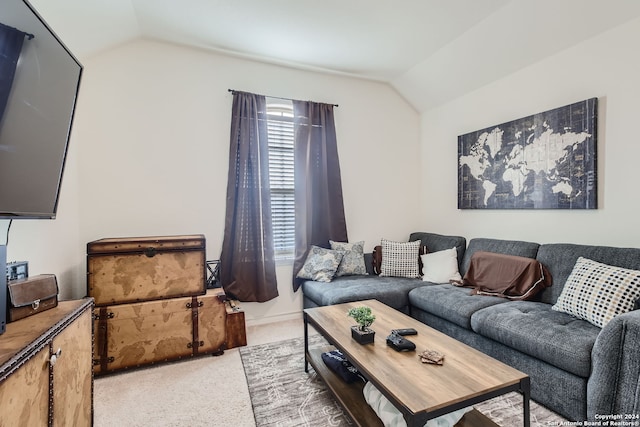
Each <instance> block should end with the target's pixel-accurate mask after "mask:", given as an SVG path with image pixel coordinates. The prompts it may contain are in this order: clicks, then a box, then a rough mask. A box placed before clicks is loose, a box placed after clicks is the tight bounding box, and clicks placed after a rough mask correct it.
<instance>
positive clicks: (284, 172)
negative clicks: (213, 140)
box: [267, 99, 295, 260]
mask: <svg viewBox="0 0 640 427" xmlns="http://www.w3.org/2000/svg"><path fill="white" fill-rule="evenodd" d="M267 131H268V138H269V180H270V187H271V219H272V223H273V241H274V246H275V255H276V260H283V259H292V258H293V255H294V246H295V234H294V233H295V201H294V182H293V105H292V104H291V103H290V102H289V103H287V102H286V101H283V100H277V101H276V100H272V101H270V100H269V99H267Z"/></svg>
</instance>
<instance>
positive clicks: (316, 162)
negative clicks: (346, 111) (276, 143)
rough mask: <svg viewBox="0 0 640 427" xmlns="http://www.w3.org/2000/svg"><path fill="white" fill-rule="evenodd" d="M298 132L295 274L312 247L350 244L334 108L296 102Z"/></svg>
mask: <svg viewBox="0 0 640 427" xmlns="http://www.w3.org/2000/svg"><path fill="white" fill-rule="evenodd" d="M293 114H294V132H295V139H294V141H295V143H294V144H295V145H294V150H295V160H294V168H295V203H296V215H295V221H296V238H295V245H296V246H295V259H294V263H293V290H294V291H297V290H298V288H299V287H300V283H301V281H300V280H299V279H296V275H297V274H298V272H299V271H300V269H301V268H302V266H303V265H304V261H305V259H306V257H307V253H308V251H309V247H310V246H311V245H316V246H322V247H328V246H329V240H335V241H342V242H346V241H347V224H346V221H345V217H344V204H343V198H342V182H341V178H340V162H339V161H338V145H337V141H336V128H335V123H334V120H333V105H329V104H321V103H316V102H307V101H293Z"/></svg>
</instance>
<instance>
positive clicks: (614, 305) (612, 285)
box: [552, 257, 640, 328]
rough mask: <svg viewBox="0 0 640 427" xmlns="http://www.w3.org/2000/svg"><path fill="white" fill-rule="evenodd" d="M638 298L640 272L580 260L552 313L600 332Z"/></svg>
mask: <svg viewBox="0 0 640 427" xmlns="http://www.w3.org/2000/svg"><path fill="white" fill-rule="evenodd" d="M639 297H640V271H638V270H631V269H628V268H622V267H612V266H610V265H608V264H603V263H600V262H596V261H593V260H590V259H588V258H583V257H580V258H578V260H577V261H576V265H575V266H574V267H573V271H572V272H571V274H570V275H569V278H568V279H567V283H566V284H565V285H564V288H563V290H562V293H561V294H560V297H558V302H556V304H555V305H554V306H553V307H552V309H553V310H556V311H562V312H564V313H568V314H572V315H574V316H576V317H578V318H580V319H584V320H586V321H587V322H590V323H592V324H594V325H596V326H599V327H601V328H603V327H604V326H605V325H606V324H607V323H609V321H610V320H611V319H613V318H614V317H615V316H617V315H619V314H623V313H626V312H629V311H631V310H633V306H634V305H635V303H636V300H638V298H639Z"/></svg>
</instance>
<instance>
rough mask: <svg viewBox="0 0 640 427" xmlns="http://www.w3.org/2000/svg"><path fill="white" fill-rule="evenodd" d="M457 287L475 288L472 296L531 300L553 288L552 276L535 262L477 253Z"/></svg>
mask: <svg viewBox="0 0 640 427" xmlns="http://www.w3.org/2000/svg"><path fill="white" fill-rule="evenodd" d="M454 284H455V285H460V286H466V287H471V288H474V292H473V294H478V295H489V296H496V297H502V298H507V299H510V300H531V299H533V298H534V297H535V296H536V294H537V293H538V292H540V291H541V290H542V289H544V288H546V287H549V286H551V275H550V274H549V272H548V271H547V269H546V268H545V267H544V266H543V265H542V264H541V263H540V262H539V261H537V260H535V259H533V258H527V257H522V256H514V255H505V254H498V253H495V252H486V251H475V252H474V253H473V256H472V257H471V262H470V263H469V269H468V270H467V272H466V273H465V275H464V279H463V280H461V281H460V282H459V283H454Z"/></svg>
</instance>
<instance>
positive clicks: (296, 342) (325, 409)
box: [240, 335, 566, 427]
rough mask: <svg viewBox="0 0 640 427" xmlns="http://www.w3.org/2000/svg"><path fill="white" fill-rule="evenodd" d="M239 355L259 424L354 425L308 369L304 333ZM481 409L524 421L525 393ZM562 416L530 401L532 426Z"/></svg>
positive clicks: (498, 418)
mask: <svg viewBox="0 0 640 427" xmlns="http://www.w3.org/2000/svg"><path fill="white" fill-rule="evenodd" d="M309 345H310V347H312V348H313V347H317V346H323V345H326V341H324V339H323V338H322V337H321V336H319V335H311V336H310V337H309ZM240 356H241V358H242V364H243V365H244V371H245V374H246V377H247V385H248V387H249V394H250V396H251V404H252V406H253V413H254V416H255V421H256V426H257V427H292V426H351V425H354V423H353V421H352V420H351V419H350V418H349V416H348V415H346V414H345V413H344V412H343V411H342V409H341V407H340V405H339V404H338V403H337V402H336V401H335V400H333V397H332V396H331V393H330V392H329V390H328V389H327V388H326V387H325V386H324V383H323V382H322V380H321V379H320V378H319V377H318V376H317V375H316V374H315V372H314V371H313V369H312V368H311V367H309V373H305V372H304V339H303V338H295V339H291V340H286V341H280V342H276V343H270V344H263V345H256V346H251V347H243V348H241V349H240ZM476 409H478V410H479V411H480V412H482V413H483V414H485V415H487V416H488V417H489V418H491V419H492V420H493V421H495V422H496V423H497V424H499V425H501V426H515V425H521V424H522V397H521V396H520V395H519V394H517V393H510V394H507V395H505V396H500V397H497V398H495V399H492V400H489V401H487V402H484V403H482V404H479V405H476ZM562 421H566V420H565V419H564V418H562V417H560V416H559V415H557V414H555V413H554V412H552V411H550V410H548V409H547V408H545V407H543V406H541V405H538V404H537V403H536V402H533V401H532V402H531V426H533V427H543V426H544V427H548V426H550V425H560V424H559V423H560V422H562Z"/></svg>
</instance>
